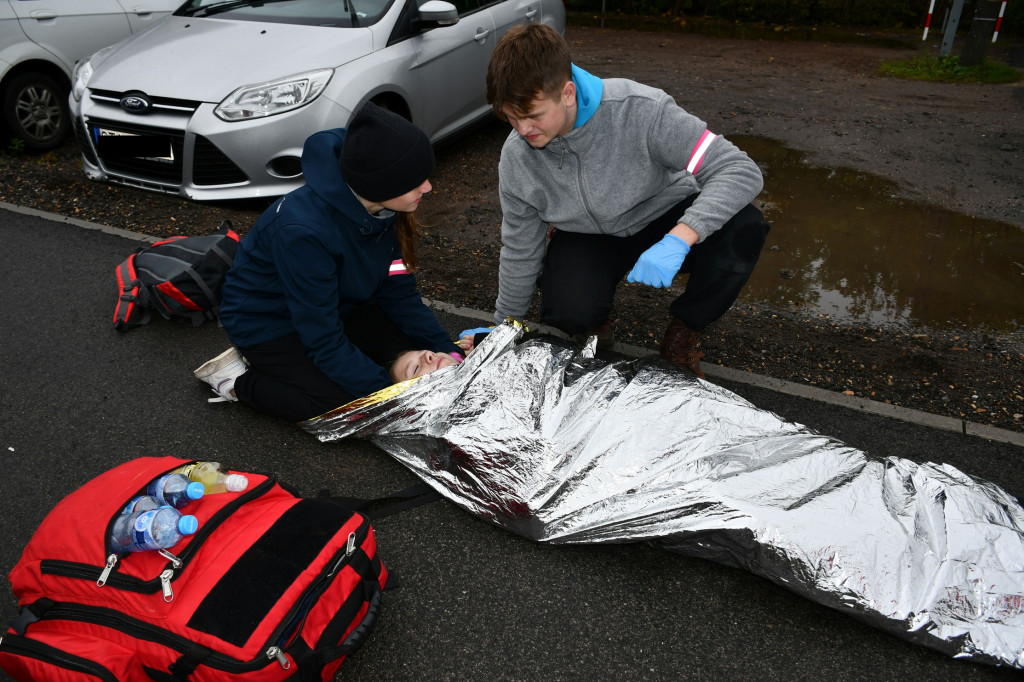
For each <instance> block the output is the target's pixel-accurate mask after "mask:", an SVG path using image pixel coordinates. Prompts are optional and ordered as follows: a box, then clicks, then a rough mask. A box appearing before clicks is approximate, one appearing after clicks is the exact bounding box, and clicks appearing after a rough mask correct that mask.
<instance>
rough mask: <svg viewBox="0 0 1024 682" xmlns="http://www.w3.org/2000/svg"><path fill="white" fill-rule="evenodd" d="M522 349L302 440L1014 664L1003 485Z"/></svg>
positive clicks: (541, 346)
mask: <svg viewBox="0 0 1024 682" xmlns="http://www.w3.org/2000/svg"><path fill="white" fill-rule="evenodd" d="M523 335H524V332H523V330H522V329H521V328H520V327H518V326H517V325H514V324H512V323H506V324H504V325H501V326H499V327H498V328H496V329H495V330H494V331H493V332H492V333H491V334H490V335H489V336H488V337H487V338H486V340H484V341H483V342H482V343H481V344H480V346H479V347H478V348H477V349H476V350H474V351H473V353H472V354H470V356H469V358H467V360H466V361H465V362H464V363H463V364H461V365H458V366H455V367H450V368H446V369H443V370H440V371H438V372H435V373H433V374H430V375H426V376H424V377H422V378H420V379H419V380H414V381H413V382H406V383H404V384H398V385H396V386H393V387H391V388H389V389H385V390H384V391H381V392H379V393H375V394H373V395H372V396H369V397H367V398H364V399H361V400H359V401H355V402H353V403H349V404H348V405H345V406H343V407H341V408H338V409H337V410H335V411H333V412H330V413H328V414H326V415H323V416H321V417H317V418H315V419H312V420H309V421H307V422H305V423H304V424H303V427H304V428H306V429H307V430H308V431H310V432H311V433H313V434H315V435H316V436H317V437H318V438H320V439H321V440H324V441H330V440H335V439H339V438H344V437H348V436H356V437H360V438H369V439H371V440H372V442H374V443H375V444H376V445H378V446H379V447H381V448H382V449H383V450H385V451H386V452H388V453H390V454H391V455H392V456H393V457H395V458H396V459H398V460H399V461H401V462H402V463H403V464H405V465H406V466H407V467H409V468H410V469H412V470H413V472H415V473H416V474H417V475H418V476H419V477H421V478H422V479H423V480H424V481H426V482H427V483H429V484H430V485H431V486H432V487H433V488H435V489H436V490H437V491H438V492H439V493H440V494H442V495H443V496H445V497H446V498H448V499H449V500H451V501H452V502H454V503H456V504H458V505H459V506H461V507H463V508H464V509H466V510H467V511H469V512H471V513H473V514H475V515H477V516H479V517H481V518H483V519H486V520H488V521H491V522H493V523H495V524H497V525H499V526H502V527H504V528H507V529H508V530H510V531H513V532H515V533H519V534H520V535H523V536H525V537H527V538H530V539H532V540H536V541H540V542H551V543H629V542H651V543H655V544H657V545H659V546H663V547H665V548H667V549H670V550H673V551H675V552H679V553H681V554H685V555H688V556H696V557H703V558H707V559H712V560H714V561H718V562H721V563H723V564H727V565H730V566H736V567H742V568H745V569H747V570H749V571H751V572H752V573H755V574H757V575H759V576H763V577H765V578H767V579H769V580H772V581H774V582H775V583H777V584H779V585H782V586H784V587H786V588H788V589H790V590H793V591H795V592H797V593H799V594H801V595H803V596H805V597H807V598H809V599H812V600H814V601H816V602H818V603H821V604H824V605H826V606H829V607H832V608H835V609H837V610H840V611H845V612H848V613H850V614H851V615H854V616H856V617H858V618H860V619H862V620H864V621H866V622H868V623H870V624H872V625H874V626H876V627H879V628H881V629H884V630H887V631H890V632H893V633H895V634H897V635H899V636H901V637H903V638H905V639H909V640H912V641H915V642H918V643H920V644H924V645H926V646H929V647H932V648H935V649H938V650H940V651H944V652H946V653H948V654H950V655H952V656H957V657H966V658H971V659H974V660H977V661H980V662H986V663H993V664H997V665H1009V666H1014V667H1018V668H1021V667H1024V572H1022V569H1024V533H1022V529H1024V509H1022V508H1021V506H1020V504H1019V503H1018V501H1017V500H1016V499H1015V498H1014V497H1013V496H1011V495H1009V494H1007V493H1006V492H1005V491H1003V490H1002V489H1000V488H999V487H998V486H996V485H994V484H992V483H989V482H986V481H983V480H980V479H977V478H973V477H971V476H969V475H967V474H964V473H962V472H961V471H959V470H957V469H956V468H954V467H952V466H949V465H945V464H931V463H927V464H918V463H915V462H913V461H910V460H907V459H902V458H897V457H887V458H884V459H878V458H871V457H869V456H868V455H866V454H865V453H864V452H862V451H860V450H857V449H854V448H852V447H849V446H847V445H844V444H843V443H842V442H839V441H838V440H836V439H834V438H829V437H827V436H823V435H819V434H817V433H814V432H813V431H811V430H810V429H808V428H806V427H804V426H801V425H799V424H795V423H792V422H787V421H784V420H783V419H781V418H780V417H778V416H777V415H775V414H773V413H771V412H769V411H766V410H763V409H760V408H758V407H756V406H754V405H752V404H751V403H749V402H747V401H746V400H744V399H743V398H741V397H739V396H737V395H735V394H734V393H732V392H730V391H727V390H725V389H723V388H720V387H718V386H715V385H714V384H711V383H708V382H705V381H701V380H698V379H696V378H695V377H693V376H692V375H689V374H687V373H684V372H681V371H679V370H677V369H675V368H674V367H670V366H669V365H667V364H665V363H663V362H662V361H660V360H631V361H622V362H612V363H609V362H605V361H601V360H596V359H594V358H593V339H592V340H591V344H590V346H588V348H586V349H584V350H583V351H582V352H581V351H580V350H578V349H575V348H573V347H572V346H570V345H569V344H567V343H565V342H562V341H560V340H558V339H552V338H543V339H542V338H535V339H529V338H527V339H523V338H522V337H523ZM527 336H528V335H527Z"/></svg>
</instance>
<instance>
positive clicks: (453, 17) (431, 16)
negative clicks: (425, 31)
mask: <svg viewBox="0 0 1024 682" xmlns="http://www.w3.org/2000/svg"><path fill="white" fill-rule="evenodd" d="M418 13H419V19H420V26H421V27H422V28H426V27H427V26H431V25H433V26H452V25H453V24H457V23H458V22H459V10H457V9H456V8H455V5H453V4H452V3H450V2H445V0H427V1H426V2H425V3H423V4H422V5H420V6H419V10H418Z"/></svg>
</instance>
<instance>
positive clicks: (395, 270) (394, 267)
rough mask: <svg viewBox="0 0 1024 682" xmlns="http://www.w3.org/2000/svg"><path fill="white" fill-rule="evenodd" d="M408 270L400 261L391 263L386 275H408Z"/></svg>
mask: <svg viewBox="0 0 1024 682" xmlns="http://www.w3.org/2000/svg"><path fill="white" fill-rule="evenodd" d="M408 274H409V269H408V268H407V267H405V263H403V262H402V260H401V259H398V260H393V261H391V267H390V268H388V275H408Z"/></svg>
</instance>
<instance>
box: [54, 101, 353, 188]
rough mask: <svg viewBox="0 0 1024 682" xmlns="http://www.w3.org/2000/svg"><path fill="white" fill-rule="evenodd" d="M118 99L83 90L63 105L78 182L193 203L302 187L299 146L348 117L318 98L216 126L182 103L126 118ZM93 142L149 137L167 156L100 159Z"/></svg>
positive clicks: (204, 112) (205, 110)
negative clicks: (77, 151)
mask: <svg viewBox="0 0 1024 682" xmlns="http://www.w3.org/2000/svg"><path fill="white" fill-rule="evenodd" d="M120 96H121V93H113V92H106V91H93V90H86V92H85V93H84V95H83V97H82V99H81V100H80V101H76V100H74V99H73V98H71V100H70V106H71V113H72V119H73V123H74V128H75V137H76V139H77V140H78V144H79V147H80V148H81V151H82V161H83V165H84V169H85V173H86V175H87V176H88V177H89V178H90V179H93V180H101V181H106V182H112V183H116V184H121V185H127V186H131V187H138V188H141V189H145V190H149V191H155V192H163V193H166V194H178V195H181V196H183V197H186V198H188V199H194V200H198V201H211V200H228V199H250V198H259V197H274V196H280V195H282V194H286V193H288V192H290V191H291V190H293V189H295V188H297V187H300V186H302V185H303V184H304V179H303V176H302V169H301V164H300V158H301V156H302V146H303V144H304V143H305V141H306V138H307V137H309V136H310V135H312V134H313V133H314V132H317V131H319V130H325V129H329V128H339V127H343V126H345V125H346V124H347V123H348V119H349V117H350V116H351V112H349V111H348V110H347V109H345V108H344V107H341V106H339V105H338V104H336V103H335V102H333V101H332V100H330V99H328V98H326V97H320V98H318V99H316V100H314V101H313V102H311V103H310V104H308V105H306V106H304V107H301V108H299V109H295V110H292V111H289V112H285V113H283V114H278V115H276V116H266V117H262V118H254V119H250V120H246V121H234V122H227V121H223V120H221V119H219V118H217V116H216V115H215V114H214V107H215V106H216V105H214V104H211V103H209V102H195V101H187V100H160V99H157V100H155V101H154V107H153V109H152V110H151V111H149V112H148V113H146V114H132V113H129V112H127V111H125V110H123V109H122V108H121V107H120V106H119V104H118V101H119V100H120ZM101 134H113V135H118V134H120V135H125V134H127V135H146V136H153V137H156V138H159V139H161V140H166V148H167V154H166V156H159V157H125V156H115V155H101V153H100V152H101V151H102V150H101V148H100V145H99V144H98V143H97V140H98V137H99V135H101Z"/></svg>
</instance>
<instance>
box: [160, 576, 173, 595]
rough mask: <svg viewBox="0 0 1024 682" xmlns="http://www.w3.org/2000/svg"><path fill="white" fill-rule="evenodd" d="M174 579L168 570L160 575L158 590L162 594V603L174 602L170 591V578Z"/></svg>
mask: <svg viewBox="0 0 1024 682" xmlns="http://www.w3.org/2000/svg"><path fill="white" fill-rule="evenodd" d="M173 577H174V571H173V570H172V569H170V568H168V569H167V570H166V571H164V572H163V573H161V574H160V589H161V590H163V593H164V601H166V602H171V601H174V590H172V589H171V578H173Z"/></svg>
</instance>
